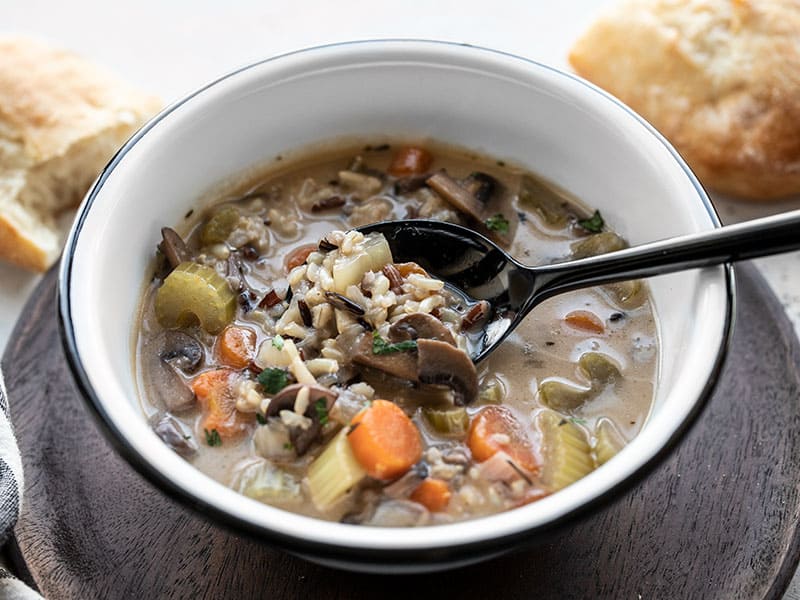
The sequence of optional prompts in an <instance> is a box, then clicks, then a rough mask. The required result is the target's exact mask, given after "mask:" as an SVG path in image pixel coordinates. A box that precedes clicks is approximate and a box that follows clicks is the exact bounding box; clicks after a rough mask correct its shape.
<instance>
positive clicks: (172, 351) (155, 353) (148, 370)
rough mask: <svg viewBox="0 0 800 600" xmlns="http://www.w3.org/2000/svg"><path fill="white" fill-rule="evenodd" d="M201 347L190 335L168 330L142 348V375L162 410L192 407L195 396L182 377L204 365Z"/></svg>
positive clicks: (178, 409) (173, 410) (171, 410)
mask: <svg viewBox="0 0 800 600" xmlns="http://www.w3.org/2000/svg"><path fill="white" fill-rule="evenodd" d="M203 355H204V351H203V347H202V346H201V345H200V342H198V341H197V340H196V339H195V338H193V337H192V336H190V335H188V334H186V333H183V332H180V331H172V330H167V331H165V332H163V333H161V334H160V335H158V336H157V337H156V338H155V339H154V340H153V341H152V342H150V343H149V344H148V345H147V346H146V347H145V348H143V349H142V356H143V361H142V362H143V364H142V368H143V371H144V373H143V375H144V379H145V383H146V384H147V385H148V389H151V390H153V391H154V393H155V397H156V398H157V399H158V400H160V403H161V405H162V406H163V408H164V409H165V410H168V411H170V412H179V411H182V410H186V409H188V408H191V407H192V406H194V394H193V393H192V390H191V389H189V386H188V385H186V382H185V379H184V375H189V374H191V373H194V372H195V371H196V370H197V369H198V367H199V366H200V365H201V364H202V362H203Z"/></svg>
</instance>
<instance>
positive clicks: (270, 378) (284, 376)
mask: <svg viewBox="0 0 800 600" xmlns="http://www.w3.org/2000/svg"><path fill="white" fill-rule="evenodd" d="M258 383H260V384H261V387H263V388H264V391H266V392H267V393H268V394H277V393H278V392H280V391H281V390H282V389H283V388H285V387H286V386H287V385H288V384H289V374H288V373H287V372H286V371H284V370H283V369H277V368H274V367H270V368H268V369H264V370H263V371H261V373H259V374H258Z"/></svg>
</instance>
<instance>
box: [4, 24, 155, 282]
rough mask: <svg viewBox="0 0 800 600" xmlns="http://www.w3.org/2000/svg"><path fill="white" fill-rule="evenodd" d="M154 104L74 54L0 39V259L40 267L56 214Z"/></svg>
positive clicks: (52, 249)
mask: <svg viewBox="0 0 800 600" xmlns="http://www.w3.org/2000/svg"><path fill="white" fill-rule="evenodd" d="M160 105H161V103H160V101H159V100H158V99H157V98H155V97H154V96H150V95H148V94H144V93H142V92H140V91H138V90H136V89H134V88H133V87H131V86H129V85H128V84H126V83H124V82H122V81H121V80H119V79H118V78H116V77H114V76H113V75H111V74H110V73H108V72H107V71H105V70H103V69H101V68H100V67H98V66H96V65H94V64H92V63H90V62H89V61H87V60H85V59H83V58H81V57H79V56H77V55H75V54H72V53H70V52H67V51H64V50H59V49H55V48H52V47H50V46H48V45H46V44H44V43H42V42H40V41H37V40H32V39H29V38H22V37H0V259H4V260H7V261H10V262H12V263H15V264H17V265H19V266H22V267H24V268H27V269H32V270H37V271H44V270H46V269H47V268H48V267H49V266H50V264H52V262H53V261H54V260H55V259H56V258H57V257H58V253H59V251H60V247H59V244H58V243H55V242H54V240H57V239H59V238H60V237H62V234H63V231H60V230H59V229H58V226H57V222H58V221H59V215H60V213H62V212H63V211H64V210H69V209H71V208H73V207H74V206H75V205H76V204H77V203H78V202H79V201H80V199H81V198H82V197H83V195H84V194H85V193H86V191H87V188H88V186H89V185H90V183H91V181H93V180H94V178H95V177H96V176H97V174H98V173H99V171H100V170H101V169H102V167H103V166H104V165H105V163H106V162H107V161H108V160H109V159H110V158H111V156H112V154H113V152H114V151H115V150H116V149H117V148H118V147H119V146H120V145H121V144H122V143H123V142H124V141H125V139H127V137H128V136H129V135H130V134H131V133H133V131H134V130H135V129H136V128H138V127H139V126H140V125H141V124H142V123H143V122H144V120H145V119H146V118H148V117H150V116H151V115H152V114H154V113H155V112H156V111H157V110H158V109H159V108H160Z"/></svg>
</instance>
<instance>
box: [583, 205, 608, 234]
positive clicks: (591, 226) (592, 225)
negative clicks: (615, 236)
mask: <svg viewBox="0 0 800 600" xmlns="http://www.w3.org/2000/svg"><path fill="white" fill-rule="evenodd" d="M605 224H606V223H605V221H603V217H602V215H601V214H600V211H599V210H596V211H594V214H593V215H592V216H591V217H589V218H588V219H580V220H578V225H580V226H581V227H583V228H584V229H585V230H586V231H589V232H591V233H600V232H601V231H603V226H604V225H605Z"/></svg>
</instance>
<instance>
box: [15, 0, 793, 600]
mask: <svg viewBox="0 0 800 600" xmlns="http://www.w3.org/2000/svg"><path fill="white" fill-rule="evenodd" d="M609 4H610V2H609V0H595V1H592V0H562V1H560V2H549V1H545V0H529V1H527V2H524V1H521V0H519V1H503V2H500V1H495V2H489V1H487V0H483V1H474V0H459V1H455V0H440V1H433V0H429V1H427V2H423V1H420V0H404V1H401V0H395V1H393V2H386V1H380V2H378V1H372V2H353V1H352V0H336V1H332V2H330V1H329V2H323V1H318V2H311V1H308V0H305V1H293V2H291V1H290V2H286V1H284V2H271V1H267V0H262V1H257V0H249V1H245V0H240V1H238V2H237V1H234V2H221V1H212V0H172V1H170V0H162V1H160V2H159V1H156V0H139V1H137V2H135V3H121V2H115V1H113V0H111V1H109V0H73V1H70V2H66V1H60V2H59V1H56V0H52V1H49V2H48V1H44V0H0V34H2V33H24V34H30V35H35V36H37V37H41V38H44V39H45V40H48V41H50V42H52V43H53V44H57V45H60V46H64V47H67V48H70V49H72V50H75V51H77V52H78V53H80V54H83V55H85V56H87V57H90V58H92V59H93V60H95V61H96V62H98V63H101V64H103V65H105V66H106V67H109V68H110V69H112V70H114V71H115V72H117V73H118V74H120V75H122V76H123V77H125V78H126V79H128V80H130V81H131V82H132V83H135V84H137V85H139V86H140V87H142V88H144V89H146V90H150V91H152V92H155V93H157V94H159V95H160V96H161V97H162V99H163V100H164V101H165V103H170V102H172V101H174V100H176V99H178V98H180V97H181V96H183V95H184V94H186V93H187V92H189V91H191V90H193V89H194V88H196V87H199V86H200V85H202V84H203V83H205V82H207V81H209V80H211V79H214V78H216V77H218V76H220V75H222V74H224V73H225V72H227V71H230V70H232V69H234V68H236V67H238V66H241V65H244V64H247V63H250V62H253V61H255V60H259V59H262V58H265V57H267V56H270V55H274V54H278V53H282V52H287V51H290V50H295V49H298V48H303V47H307V46H314V45H319V44H324V43H330V42H338V41H345V40H353V39H367V38H388V37H414V38H429V39H440V40H449V41H457V42H468V43H471V44H476V45H481V46H488V47H492V48H496V49H499V50H505V51H508V52H512V53H515V54H520V55H524V56H527V57H529V58H533V59H535V60H539V61H542V62H545V63H548V64H551V65H554V66H557V67H562V68H567V62H566V56H567V52H568V49H569V47H570V44H571V42H572V41H573V40H574V39H575V38H576V37H577V36H578V35H579V33H580V32H581V31H582V30H584V29H585V28H586V26H587V25H588V24H589V23H590V22H591V21H592V19H593V18H594V17H595V16H596V15H597V14H598V13H599V12H600V11H601V10H602V9H603V8H604V7H605V6H607V5H609ZM0 60H2V57H0ZM714 200H715V203H716V205H717V208H718V210H719V211H720V212H721V214H722V217H723V221H725V222H730V221H735V220H741V219H746V218H752V217H756V216H760V215H766V214H771V213H775V212H779V211H782V210H789V209H793V208H800V199H796V200H793V201H790V202H784V203H769V204H757V205H753V204H747V203H737V202H733V201H731V200H729V199H725V198H720V197H714ZM758 264H759V266H760V267H761V268H762V270H763V272H764V273H765V274H766V276H767V278H768V280H769V281H770V283H771V284H772V286H773V288H774V289H775V290H776V292H777V294H778V296H779V297H780V298H781V300H782V301H783V302H784V305H785V306H786V308H787V312H788V313H789V316H790V317H791V318H792V319H793V321H794V323H795V327H796V328H800V277H795V275H794V274H795V273H798V272H800V254H789V255H784V256H781V257H775V258H770V259H765V260H762V261H759V263H758ZM37 280H38V278H37V277H35V276H32V275H29V274H26V273H23V272H21V271H18V270H16V269H14V268H11V267H7V266H4V265H1V264H0V350H2V348H3V347H4V346H5V343H6V341H7V339H8V337H9V335H10V333H11V329H12V327H13V325H14V322H15V321H16V319H17V316H18V314H19V312H20V310H21V309H22V305H23V303H24V301H25V299H26V298H27V297H28V295H29V294H30V293H31V291H32V290H33V288H34V286H35V284H36V282H37ZM53 310H54V312H55V307H53ZM787 598H791V599H792V600H800V587H799V586H798V582H797V578H796V580H795V581H794V582H793V584H792V586H791V588H790V591H789V593H788V594H787Z"/></svg>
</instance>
